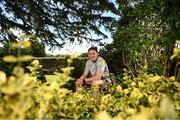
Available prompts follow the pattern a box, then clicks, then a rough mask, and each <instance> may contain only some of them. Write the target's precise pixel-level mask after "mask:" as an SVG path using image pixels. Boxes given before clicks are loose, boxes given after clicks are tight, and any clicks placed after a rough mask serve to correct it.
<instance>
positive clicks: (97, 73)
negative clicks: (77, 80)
mask: <svg viewBox="0 0 180 120" xmlns="http://www.w3.org/2000/svg"><path fill="white" fill-rule="evenodd" d="M101 76H102V72H101V69H97V70H96V74H95V75H94V76H92V77H90V78H85V81H86V82H91V81H96V80H100V79H101Z"/></svg>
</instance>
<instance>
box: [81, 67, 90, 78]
mask: <svg viewBox="0 0 180 120" xmlns="http://www.w3.org/2000/svg"><path fill="white" fill-rule="evenodd" d="M88 74H89V69H88V68H87V67H86V68H85V69H84V73H83V74H82V75H81V77H80V79H85V78H86V77H87V76H88Z"/></svg>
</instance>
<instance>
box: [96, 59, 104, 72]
mask: <svg viewBox="0 0 180 120" xmlns="http://www.w3.org/2000/svg"><path fill="white" fill-rule="evenodd" d="M96 65H97V69H98V70H100V72H101V73H103V72H104V70H105V67H106V62H105V61H104V60H99V61H98V62H97V64H96Z"/></svg>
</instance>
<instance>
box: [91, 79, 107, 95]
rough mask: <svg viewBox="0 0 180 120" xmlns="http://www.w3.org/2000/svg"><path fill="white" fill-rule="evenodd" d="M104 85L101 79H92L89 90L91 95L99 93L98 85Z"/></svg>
mask: <svg viewBox="0 0 180 120" xmlns="http://www.w3.org/2000/svg"><path fill="white" fill-rule="evenodd" d="M103 86H104V81H103V80H98V81H93V82H92V84H91V91H92V94H93V97H94V98H96V97H97V96H98V95H99V93H100V87H103Z"/></svg>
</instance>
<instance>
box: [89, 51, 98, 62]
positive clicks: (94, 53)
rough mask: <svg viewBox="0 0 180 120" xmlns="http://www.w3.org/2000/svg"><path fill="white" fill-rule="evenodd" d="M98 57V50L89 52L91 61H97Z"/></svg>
mask: <svg viewBox="0 0 180 120" xmlns="http://www.w3.org/2000/svg"><path fill="white" fill-rule="evenodd" d="M97 56H98V53H97V52H96V50H89V52H88V57H89V60H91V61H95V60H96V59H97Z"/></svg>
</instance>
